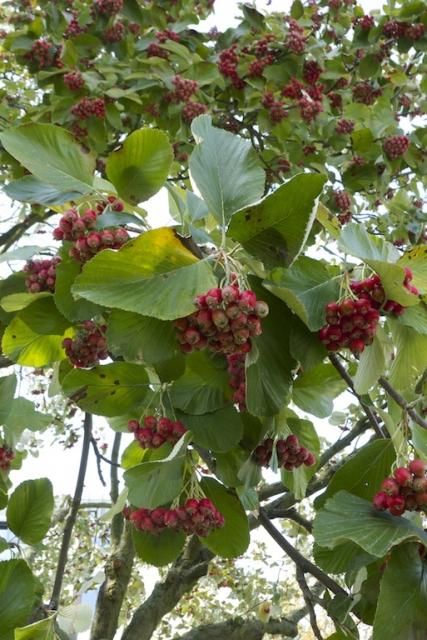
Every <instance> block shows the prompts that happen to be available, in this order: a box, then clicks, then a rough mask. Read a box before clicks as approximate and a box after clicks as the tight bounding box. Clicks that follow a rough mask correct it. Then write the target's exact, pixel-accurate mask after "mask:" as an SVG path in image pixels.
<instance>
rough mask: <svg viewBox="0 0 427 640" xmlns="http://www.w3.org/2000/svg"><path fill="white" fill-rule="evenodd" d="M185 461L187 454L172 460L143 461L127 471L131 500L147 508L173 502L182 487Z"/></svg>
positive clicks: (126, 478) (126, 481) (126, 479)
mask: <svg viewBox="0 0 427 640" xmlns="http://www.w3.org/2000/svg"><path fill="white" fill-rule="evenodd" d="M184 463H185V456H182V455H181V456H177V457H176V458H172V460H161V461H158V462H157V461H154V462H143V463H142V464H139V465H137V466H136V467H132V468H131V469H128V470H127V471H125V473H124V476H123V477H124V480H125V483H126V485H127V486H128V488H129V502H130V503H131V504H132V505H134V506H135V507H144V508H145V509H155V508H156V507H159V506H160V505H165V504H167V503H168V502H171V501H172V500H173V499H174V498H176V496H177V495H179V493H180V491H181V489H182V484H183V479H184Z"/></svg>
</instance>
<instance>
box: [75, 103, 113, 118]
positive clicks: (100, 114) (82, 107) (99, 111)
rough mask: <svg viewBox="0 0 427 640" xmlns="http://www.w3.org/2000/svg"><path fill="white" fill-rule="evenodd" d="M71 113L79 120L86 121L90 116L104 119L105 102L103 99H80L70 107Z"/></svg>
mask: <svg viewBox="0 0 427 640" xmlns="http://www.w3.org/2000/svg"><path fill="white" fill-rule="evenodd" d="M71 113H72V114H73V116H75V117H76V118H78V119H79V120H86V119H87V118H90V117H91V116H95V117H96V118H105V102H104V99H103V98H82V99H81V100H79V101H78V102H77V104H75V105H74V106H73V107H71Z"/></svg>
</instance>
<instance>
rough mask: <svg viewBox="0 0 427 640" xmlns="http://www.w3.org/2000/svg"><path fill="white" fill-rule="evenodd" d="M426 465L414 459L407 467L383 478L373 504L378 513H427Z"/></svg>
mask: <svg viewBox="0 0 427 640" xmlns="http://www.w3.org/2000/svg"><path fill="white" fill-rule="evenodd" d="M426 469H427V465H426V463H425V462H423V460H419V459H415V460H412V462H410V463H409V465H408V466H407V467H398V468H397V469H395V470H394V472H393V476H390V477H388V478H385V480H383V481H382V484H381V491H378V493H376V494H375V496H374V499H373V504H374V507H375V508H376V509H378V510H379V511H387V510H388V511H390V513H391V514H392V515H394V516H401V515H402V514H403V513H404V512H405V511H427V478H426V476H425V472H426Z"/></svg>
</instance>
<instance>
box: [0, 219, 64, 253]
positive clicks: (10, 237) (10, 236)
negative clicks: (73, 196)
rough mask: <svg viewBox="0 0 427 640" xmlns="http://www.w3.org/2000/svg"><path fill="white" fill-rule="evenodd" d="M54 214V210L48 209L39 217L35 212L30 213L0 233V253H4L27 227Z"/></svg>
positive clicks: (44, 220)
mask: <svg viewBox="0 0 427 640" xmlns="http://www.w3.org/2000/svg"><path fill="white" fill-rule="evenodd" d="M54 214H55V211H48V212H45V214H44V215H43V216H42V217H41V216H40V215H39V214H37V213H30V214H29V215H28V216H27V217H26V218H24V220H22V222H17V223H16V224H14V225H13V227H10V229H8V230H7V231H5V232H4V233H2V234H1V235H0V247H3V248H2V250H1V251H0V253H5V252H6V251H7V250H8V249H9V248H10V247H11V246H12V245H13V244H14V243H15V242H17V241H18V240H19V239H20V238H21V236H23V235H24V233H25V232H26V231H28V229H30V228H31V227H32V226H33V225H34V224H37V223H40V222H46V220H47V219H48V218H49V217H50V216H52V215H54Z"/></svg>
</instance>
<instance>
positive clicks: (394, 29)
mask: <svg viewBox="0 0 427 640" xmlns="http://www.w3.org/2000/svg"><path fill="white" fill-rule="evenodd" d="M424 33H425V26H424V24H423V23H422V22H416V23H414V24H408V23H407V22H400V21H399V20H389V21H388V22H386V23H385V24H384V25H383V34H384V35H385V36H386V38H393V39H397V38H403V37H405V38H409V40H419V39H420V38H422V37H423V35H424Z"/></svg>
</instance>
